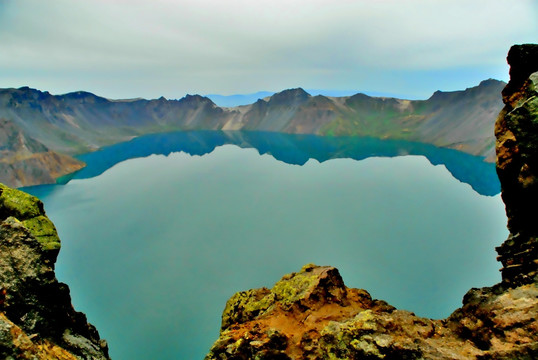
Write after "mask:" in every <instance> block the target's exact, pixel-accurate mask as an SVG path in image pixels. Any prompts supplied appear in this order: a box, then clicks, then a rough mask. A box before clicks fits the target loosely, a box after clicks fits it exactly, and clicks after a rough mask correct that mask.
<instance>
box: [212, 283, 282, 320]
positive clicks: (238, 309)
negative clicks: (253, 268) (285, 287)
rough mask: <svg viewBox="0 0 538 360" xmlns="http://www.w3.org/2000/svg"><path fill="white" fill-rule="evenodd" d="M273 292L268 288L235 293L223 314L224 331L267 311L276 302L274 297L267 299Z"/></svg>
mask: <svg viewBox="0 0 538 360" xmlns="http://www.w3.org/2000/svg"><path fill="white" fill-rule="evenodd" d="M268 295H271V292H270V291H269V289H267V288H261V289H252V290H248V291H240V292H238V293H235V294H234V295H233V296H232V297H231V298H230V299H229V300H228V301H227V302H226V306H225V308H224V311H223V312H222V325H221V328H222V329H223V330H224V329H226V328H228V327H229V326H230V325H232V324H235V323H243V322H246V321H249V320H251V319H253V318H255V317H256V316H258V315H259V314H260V313H262V312H264V311H265V310H267V309H268V308H269V307H270V306H271V305H272V303H273V302H274V297H269V298H268V297H267V296H268Z"/></svg>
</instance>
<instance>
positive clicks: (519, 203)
mask: <svg viewBox="0 0 538 360" xmlns="http://www.w3.org/2000/svg"><path fill="white" fill-rule="evenodd" d="M507 60H508V62H509V64H510V76H511V79H510V82H509V83H508V85H507V86H506V87H505V89H504V90H503V101H504V103H505V107H504V108H503V110H502V111H501V113H500V114H499V117H498V119H497V123H496V125H495V135H496V137H497V142H496V151H497V173H498V175H499V180H500V182H501V190H502V197H503V201H504V203H505V204H506V215H507V217H508V230H510V236H509V237H508V239H507V240H506V241H505V242H504V243H503V244H502V245H501V246H500V247H498V248H497V252H498V253H499V257H498V259H499V260H500V261H501V262H502V264H503V268H502V275H503V281H504V282H505V283H507V284H512V285H519V284H525V283H531V282H536V281H537V280H538V239H537V237H538V221H537V219H536V209H535V207H536V204H538V45H534V44H527V45H516V46H513V47H512V48H511V49H510V52H509V53H508V58H507Z"/></svg>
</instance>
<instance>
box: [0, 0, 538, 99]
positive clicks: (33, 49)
mask: <svg viewBox="0 0 538 360" xmlns="http://www.w3.org/2000/svg"><path fill="white" fill-rule="evenodd" d="M537 19H538V2H537V1H536V0H511V1H504V0H500V1H497V0H478V1H471V0H465V1H460V0H436V1H434V0H409V1H406V0H377V1H374V0H369V1H363V0H355V1H353V0H226V1H224V0H176V1H173V0H91V1H90V0H88V1H78V0H48V1H43V0H0V88H7V87H20V86H25V85H27V86H30V87H33V88H37V89H40V90H48V91H50V92H51V93H53V94H60V93H66V92H71V91H77V90H86V91H90V92H93V93H96V94H98V95H101V96H105V97H109V98H116V99H118V98H131V97H145V98H156V97H159V96H161V95H163V96H165V97H167V98H180V97H182V96H184V95H185V94H186V93H190V94H194V93H198V94H216V93H218V94H224V95H229V94H244V93H252V92H256V91H261V90H268V91H280V90H283V89H286V88H292V87H303V88H305V89H329V90H356V91H369V92H384V93H391V94H395V95H402V96H406V97H410V98H427V97H429V96H430V95H431V93H432V92H434V91H435V90H438V89H440V90H447V91H448V90H459V89H465V88H466V87H470V86H475V85H477V84H478V83H479V82H480V81H481V80H484V79H487V78H496V79H499V80H505V81H506V80H508V66H507V65H506V60H505V58H506V53H507V51H508V49H509V48H510V46H511V45H512V44H515V43H525V42H538V20H537Z"/></svg>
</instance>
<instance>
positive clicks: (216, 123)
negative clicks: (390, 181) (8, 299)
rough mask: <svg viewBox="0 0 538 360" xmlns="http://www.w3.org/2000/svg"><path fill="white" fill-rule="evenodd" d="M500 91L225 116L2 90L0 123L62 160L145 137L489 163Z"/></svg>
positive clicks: (264, 105)
mask: <svg viewBox="0 0 538 360" xmlns="http://www.w3.org/2000/svg"><path fill="white" fill-rule="evenodd" d="M504 85H505V83H503V82H501V81H498V80H493V79H490V80H486V81H483V82H482V83H480V85H478V86H476V87H472V88H468V89H466V90H462V91H456V92H440V91H437V92H435V93H434V94H433V95H432V96H431V97H430V98H429V99H426V100H402V99H396V98H390V97H371V96H368V95H365V94H361V93H359V94H355V95H353V96H345V97H327V96H323V95H315V96H312V95H310V94H308V92H306V91H305V90H303V89H302V88H295V89H288V90H283V91H281V92H279V93H275V94H273V95H271V96H270V97H268V98H265V99H258V100H257V101H256V102H254V103H252V104H248V105H243V106H237V107H231V108H225V107H219V106H217V105H216V104H215V103H214V102H213V101H212V100H211V99H209V98H208V97H204V96H201V95H190V94H189V95H186V96H184V97H183V98H181V99H175V100H174V99H171V100H169V99H166V98H164V97H161V98H159V99H152V100H146V99H127V100H110V99H106V98H104V97H100V96H97V95H95V94H92V93H89V92H85V91H77V92H72V93H67V94H63V95H51V94H50V93H49V92H47V91H40V90H36V89H31V88H29V87H21V88H19V89H13V88H9V89H0V118H4V119H7V120H8V121H10V122H11V123H13V124H14V125H15V126H17V127H18V129H20V131H21V132H22V133H23V134H24V136H26V137H27V138H31V139H34V140H35V141H37V142H39V143H41V144H43V145H44V146H45V147H46V148H48V149H50V151H53V152H55V153H58V154H61V155H63V156H73V155H76V154H81V153H86V152H91V151H94V150H97V149H99V148H101V147H103V146H107V145H111V144H114V143H119V142H123V141H127V140H130V139H132V138H133V137H136V136H140V135H143V134H149V133H159V132H169V131H178V130H181V131H185V130H243V131H271V132H283V133H291V134H314V135H321V136H370V137H375V138H380V139H398V140H410V141H416V142H422V143H427V144H433V145H435V146H438V147H447V148H453V149H456V150H460V151H463V152H467V153H469V154H472V155H477V156H483V157H485V158H487V160H488V161H493V158H494V156H493V155H494V146H493V144H494V137H493V135H492V133H493V127H494V120H495V117H496V114H497V113H498V112H499V111H500V109H501V108H502V98H501V95H500V92H501V90H502V88H503V87H504ZM0 126H1V125H0ZM62 162H65V163H66V166H65V168H66V170H65V171H69V170H71V168H72V163H73V160H72V159H71V161H69V160H68V158H67V157H65V158H62V161H61V163H62ZM60 167H61V165H60ZM51 177H53V176H52V175H51V174H50V173H49V174H45V173H43V177H42V178H41V179H39V178H35V177H33V178H32V179H29V178H26V176H25V175H24V173H23V174H20V175H17V174H14V172H13V171H12V170H9V169H7V170H5V171H4V172H2V173H0V181H4V182H5V183H6V184H8V185H11V186H21V185H22V186H28V185H36V184H40V183H50V182H53V181H52V180H51Z"/></svg>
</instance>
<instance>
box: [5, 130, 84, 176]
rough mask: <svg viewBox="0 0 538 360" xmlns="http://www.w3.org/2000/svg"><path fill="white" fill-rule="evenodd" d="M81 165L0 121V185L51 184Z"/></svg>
mask: <svg viewBox="0 0 538 360" xmlns="http://www.w3.org/2000/svg"><path fill="white" fill-rule="evenodd" d="M82 167H84V163H83V162H81V161H79V160H76V159H74V158H72V157H70V156H67V155H63V154H59V153H57V152H54V151H50V150H49V149H48V148H47V147H46V146H45V145H43V144H42V143H40V142H38V141H36V140H34V139H32V138H31V137H29V136H27V135H25V134H24V133H23V131H22V130H21V129H20V128H19V127H18V126H17V125H15V124H13V123H12V122H10V121H7V120H5V119H0V182H2V183H7V184H10V185H12V186H23V185H37V184H47V183H54V182H55V179H56V178H58V177H60V176H63V175H66V174H69V173H72V172H74V171H77V170H79V169H81V168H82Z"/></svg>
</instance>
